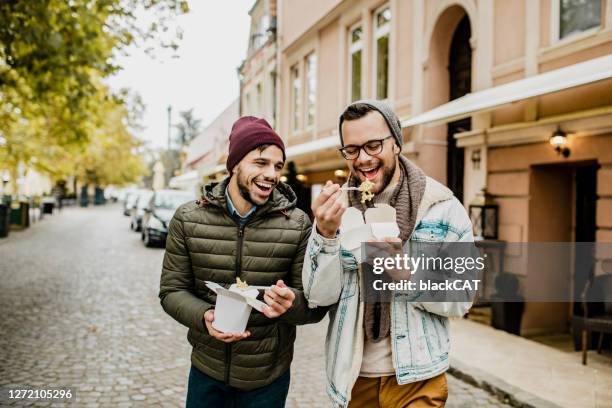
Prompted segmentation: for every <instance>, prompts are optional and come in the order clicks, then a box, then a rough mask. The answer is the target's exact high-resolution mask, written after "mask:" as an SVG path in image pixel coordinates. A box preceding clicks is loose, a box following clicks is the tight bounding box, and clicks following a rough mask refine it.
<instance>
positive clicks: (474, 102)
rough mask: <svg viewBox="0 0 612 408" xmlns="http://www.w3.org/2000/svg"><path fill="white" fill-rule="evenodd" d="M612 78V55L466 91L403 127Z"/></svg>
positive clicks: (448, 119) (458, 116)
mask: <svg viewBox="0 0 612 408" xmlns="http://www.w3.org/2000/svg"><path fill="white" fill-rule="evenodd" d="M609 78H612V55H606V56H603V57H599V58H595V59H591V60H588V61H585V62H581V63H578V64H574V65H570V66H568V67H564V68H559V69H556V70H554V71H549V72H545V73H543V74H539V75H534V76H532V77H528V78H524V79H520V80H518V81H514V82H509V83H507V84H503V85H499V86H496V87H493V88H489V89H484V90H482V91H479V92H475V93H469V94H467V95H465V96H463V97H461V98H458V99H455V100H454V101H451V102H448V103H446V104H444V105H440V106H438V107H436V108H434V109H432V110H430V111H428V112H425V113H422V114H420V115H417V116H414V117H412V118H410V119H406V120H403V121H402V127H404V128H406V127H411V126H416V125H423V124H429V125H436V124H442V123H447V122H451V121H454V120H458V119H463V118H466V117H468V116H470V115H471V114H473V113H475V112H484V111H488V110H492V109H495V108H499V107H500V106H503V105H507V104H511V103H513V102H518V101H521V100H525V99H529V98H533V97H536V96H541V95H546V94H549V93H553V92H558V91H562V90H564V89H569V88H573V87H576V86H580V85H586V84H590V83H593V82H597V81H602V80H605V79H609Z"/></svg>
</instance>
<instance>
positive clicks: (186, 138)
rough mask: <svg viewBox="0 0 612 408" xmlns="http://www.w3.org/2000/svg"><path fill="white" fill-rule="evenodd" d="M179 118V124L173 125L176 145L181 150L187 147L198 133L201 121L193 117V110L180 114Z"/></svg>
mask: <svg viewBox="0 0 612 408" xmlns="http://www.w3.org/2000/svg"><path fill="white" fill-rule="evenodd" d="M179 117H180V119H179V120H180V122H179V123H178V124H177V125H175V128H176V130H177V132H176V145H177V146H179V148H182V147H185V146H187V145H188V144H189V142H191V141H192V140H193V139H194V138H195V137H196V136H197V135H198V134H199V133H200V127H201V125H202V120H201V119H197V118H196V117H195V116H194V114H193V108H192V109H189V110H186V111H182V112H180V113H179Z"/></svg>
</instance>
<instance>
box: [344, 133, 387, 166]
mask: <svg viewBox="0 0 612 408" xmlns="http://www.w3.org/2000/svg"><path fill="white" fill-rule="evenodd" d="M390 137H393V135H389V136H387V137H384V138H382V139H374V140H370V141H368V142H366V143H364V144H362V145H359V146H358V145H347V146H344V147H341V148H340V149H338V150H340V153H342V157H344V158H345V159H346V160H355V159H356V158H357V157H359V153H360V152H361V149H363V150H364V151H365V152H366V153H367V154H369V155H370V156H374V155H377V154H380V152H382V150H383V142H384V141H385V140H387V139H389V138H390Z"/></svg>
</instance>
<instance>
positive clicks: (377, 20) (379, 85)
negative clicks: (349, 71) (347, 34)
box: [374, 6, 391, 99]
mask: <svg viewBox="0 0 612 408" xmlns="http://www.w3.org/2000/svg"><path fill="white" fill-rule="evenodd" d="M390 25H391V9H390V8H389V6H386V7H384V8H382V9H380V10H379V11H377V12H376V13H375V15H374V27H375V31H374V41H375V43H374V55H376V65H375V67H376V73H375V74H376V75H375V78H376V99H387V96H388V93H389V92H388V91H389V28H390Z"/></svg>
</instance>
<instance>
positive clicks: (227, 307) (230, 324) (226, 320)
mask: <svg viewBox="0 0 612 408" xmlns="http://www.w3.org/2000/svg"><path fill="white" fill-rule="evenodd" d="M206 286H207V287H208V288H209V289H210V290H212V291H213V292H215V293H216V294H217V304H216V305H215V320H213V322H212V326H213V327H214V328H215V330H218V331H220V332H223V333H242V332H243V331H244V330H245V329H246V326H247V322H248V320H249V316H250V314H251V309H252V308H255V309H256V310H258V311H260V312H261V311H262V308H263V306H265V303H263V302H261V301H259V300H257V299H256V297H257V294H258V293H259V292H258V291H257V289H254V288H251V289H249V290H246V291H245V290H242V289H239V288H238V287H237V286H236V284H233V285H232V286H230V288H229V290H228V289H225V288H224V287H223V286H221V285H219V284H217V283H215V282H210V281H206Z"/></svg>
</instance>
